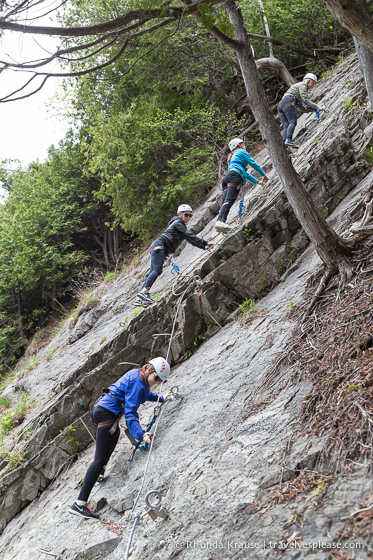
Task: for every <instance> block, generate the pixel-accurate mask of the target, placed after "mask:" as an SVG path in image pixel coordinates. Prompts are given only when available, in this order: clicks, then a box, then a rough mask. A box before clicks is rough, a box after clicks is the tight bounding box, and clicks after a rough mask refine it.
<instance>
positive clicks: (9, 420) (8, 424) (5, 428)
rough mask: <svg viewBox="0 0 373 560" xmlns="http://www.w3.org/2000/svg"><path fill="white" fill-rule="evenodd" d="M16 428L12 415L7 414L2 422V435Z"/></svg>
mask: <svg viewBox="0 0 373 560" xmlns="http://www.w3.org/2000/svg"><path fill="white" fill-rule="evenodd" d="M14 426H15V424H14V418H13V415H12V413H9V414H6V415H5V416H3V417H2V418H1V420H0V434H1V435H2V434H7V433H8V432H10V431H11V430H13V428H14Z"/></svg>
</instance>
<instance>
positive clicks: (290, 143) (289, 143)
mask: <svg viewBox="0 0 373 560" xmlns="http://www.w3.org/2000/svg"><path fill="white" fill-rule="evenodd" d="M285 146H286V147H289V148H299V145H298V144H296V143H295V142H294V140H292V139H291V138H288V139H287V140H285Z"/></svg>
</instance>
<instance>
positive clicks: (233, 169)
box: [215, 138, 268, 233]
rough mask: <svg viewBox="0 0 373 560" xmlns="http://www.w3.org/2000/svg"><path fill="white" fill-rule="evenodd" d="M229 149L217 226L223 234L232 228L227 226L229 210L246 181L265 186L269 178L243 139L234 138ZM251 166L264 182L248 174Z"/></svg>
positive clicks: (217, 229)
mask: <svg viewBox="0 0 373 560" xmlns="http://www.w3.org/2000/svg"><path fill="white" fill-rule="evenodd" d="M229 148H230V150H231V153H230V154H229V157H228V173H226V175H225V176H224V177H223V180H222V182H221V185H222V188H223V204H222V205H221V208H220V212H219V216H218V221H217V222H216V224H215V229H216V231H221V232H222V233H228V232H229V231H230V229H231V227H230V226H229V225H228V224H226V221H227V217H228V213H229V210H230V209H231V208H232V206H233V204H234V202H235V200H236V198H237V195H238V192H239V190H240V188H241V187H242V186H244V185H245V183H246V181H250V183H254V185H256V184H257V183H259V184H260V185H263V184H264V183H266V182H267V181H268V177H267V175H266V174H265V171H263V169H262V168H261V167H260V165H259V164H258V163H257V162H256V161H255V159H254V158H252V157H251V155H250V154H249V152H247V151H246V146H245V143H244V141H243V140H242V138H233V140H231V141H230V142H229ZM248 165H250V166H251V167H253V168H254V169H255V171H257V172H258V173H259V175H261V176H262V180H261V181H258V179H256V178H255V177H253V175H251V174H250V173H248V171H247V169H246V167H247V166H248Z"/></svg>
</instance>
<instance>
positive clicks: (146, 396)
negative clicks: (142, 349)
mask: <svg viewBox="0 0 373 560" xmlns="http://www.w3.org/2000/svg"><path fill="white" fill-rule="evenodd" d="M109 391H110V392H111V393H113V395H114V396H115V397H116V398H117V399H118V400H120V401H121V402H123V403H124V417H125V419H126V422H127V426H128V429H129V431H130V432H131V436H132V437H134V438H135V439H139V440H141V439H142V437H143V435H144V434H145V430H143V429H142V427H141V426H140V423H139V415H138V414H137V409H138V408H139V406H140V404H142V403H144V402H146V401H157V400H158V395H156V394H155V393H152V392H151V391H149V389H148V387H147V386H146V385H145V383H143V382H142V381H141V379H140V370H139V369H131V370H130V371H128V372H127V373H126V374H125V375H123V377H121V378H120V379H118V381H117V382H116V383H113V385H110V387H109ZM159 402H163V397H159ZM97 404H98V405H99V406H102V407H103V408H106V409H107V410H110V411H111V412H114V414H116V415H117V416H118V417H121V416H123V409H122V407H121V405H120V404H119V403H118V402H117V401H116V400H115V399H113V397H112V396H111V395H109V394H108V393H106V394H105V395H104V396H103V397H102V398H101V399H100V400H99V401H98V402H97Z"/></svg>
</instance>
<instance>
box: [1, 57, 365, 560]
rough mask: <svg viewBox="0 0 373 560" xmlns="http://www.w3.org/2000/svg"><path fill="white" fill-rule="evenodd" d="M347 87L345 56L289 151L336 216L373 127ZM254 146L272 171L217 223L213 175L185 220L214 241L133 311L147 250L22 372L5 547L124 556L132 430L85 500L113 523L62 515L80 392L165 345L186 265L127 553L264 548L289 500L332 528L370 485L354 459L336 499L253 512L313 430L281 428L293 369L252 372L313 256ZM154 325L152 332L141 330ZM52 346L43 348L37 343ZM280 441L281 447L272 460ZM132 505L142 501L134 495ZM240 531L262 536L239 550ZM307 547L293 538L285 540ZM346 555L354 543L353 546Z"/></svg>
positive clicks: (134, 478)
mask: <svg viewBox="0 0 373 560" xmlns="http://www.w3.org/2000/svg"><path fill="white" fill-rule="evenodd" d="M347 87H348V92H347ZM347 96H350V97H352V98H353V99H357V98H358V97H359V98H360V99H361V100H362V101H364V96H365V93H364V85H363V79H362V76H361V74H360V71H359V69H358V66H357V62H356V60H355V59H354V58H350V59H348V60H347V61H345V62H344V63H343V64H342V65H340V67H339V68H337V69H335V70H334V72H333V74H332V75H331V76H330V77H329V78H328V80H327V81H326V82H325V83H321V84H320V85H319V86H318V88H317V90H316V92H315V99H316V100H319V99H321V98H322V99H323V102H324V103H325V104H326V105H327V106H328V113H327V114H326V115H325V116H323V118H322V119H320V122H316V120H315V118H314V116H313V115H311V116H309V115H304V116H302V117H301V118H300V119H299V125H298V136H299V137H300V138H301V140H302V147H301V148H300V150H299V151H298V153H297V154H296V155H294V156H293V163H294V165H295V167H296V169H297V170H298V172H299V173H300V175H301V177H302V179H303V180H304V182H305V184H306V186H307V189H308V190H309V191H310V192H311V194H312V196H313V198H314V199H315V201H316V203H317V205H318V207H319V208H320V210H321V211H325V212H326V209H327V212H328V213H329V214H330V220H331V221H332V223H333V226H334V227H335V228H336V229H337V230H338V228H340V227H341V224H342V223H343V220H344V218H345V216H346V214H347V213H348V212H349V211H350V210H351V209H353V208H354V207H355V205H356V201H357V200H359V198H361V196H362V195H363V193H364V192H365V190H366V188H367V186H368V185H369V184H370V182H371V181H372V179H373V172H370V173H369V168H368V167H367V165H366V163H365V161H364V154H365V151H366V149H367V147H368V146H371V145H372V142H373V122H372V120H371V119H369V116H368V115H367V114H366V112H365V113H364V112H358V113H357V112H351V111H349V110H348V109H346V108H345V106H344V105H345V101H344V100H345V98H346V97H347ZM348 119H349V120H348ZM256 159H257V160H258V161H259V163H260V165H261V166H262V167H263V168H264V169H265V170H266V171H267V172H268V173H269V176H270V179H271V180H270V182H269V183H268V184H267V185H266V186H265V187H255V188H253V189H251V191H250V192H247V193H246V202H245V208H246V210H245V214H244V218H243V221H242V224H240V225H239V226H237V227H236V229H235V230H234V232H233V233H232V234H230V235H229V236H226V237H223V236H222V235H221V234H219V235H218V234H216V233H215V230H214V220H213V218H214V216H215V215H216V214H217V212H218V208H219V199H220V187H219V186H218V187H216V188H215V189H214V190H213V191H212V194H211V196H210V197H209V198H208V200H207V201H206V202H205V203H204V204H203V205H202V206H201V208H199V209H198V211H197V212H196V215H195V216H194V218H193V224H191V225H192V227H193V228H194V231H195V232H196V233H198V235H200V236H201V237H203V238H206V239H208V240H209V241H212V242H213V243H214V249H213V251H212V252H205V251H200V250H198V249H196V248H193V247H192V246H190V245H188V244H187V245H186V246H185V247H184V248H183V249H182V251H181V252H180V255H179V256H178V257H177V262H178V265H179V266H180V268H181V269H182V271H183V272H184V273H185V274H187V275H188V274H190V275H191V277H190V278H183V279H177V280H178V282H177V283H176V282H175V277H174V276H173V275H172V273H171V267H170V266H169V267H167V268H166V269H165V272H164V274H163V275H162V277H161V278H160V279H159V280H157V283H156V284H155V286H154V292H156V291H158V293H159V294H160V296H161V300H160V301H159V302H157V303H156V304H155V305H153V306H151V307H150V308H148V309H146V310H142V311H140V312H139V313H137V312H136V311H134V310H133V300H134V297H135V295H136V293H137V291H138V289H139V287H140V285H141V281H142V278H143V276H144V274H145V273H146V270H147V267H148V256H147V255H144V256H143V258H142V259H141V261H140V262H139V264H138V266H137V267H136V268H135V269H134V270H133V271H132V272H131V274H127V275H124V276H122V277H121V278H119V279H117V280H116V281H115V282H113V284H112V285H111V287H110V288H109V289H108V290H107V293H106V294H105V295H103V296H102V298H101V300H100V302H99V304H98V305H97V306H96V307H95V308H94V309H90V310H87V311H86V312H85V313H83V314H82V315H81V316H80V317H79V320H78V322H77V323H76V325H75V326H74V327H73V329H72V330H70V328H69V326H68V325H66V326H65V327H64V328H63V329H62V330H61V331H60V332H59V333H58V334H57V335H56V337H55V338H54V339H53V340H52V341H51V342H50V344H49V347H48V348H46V349H44V350H43V351H42V353H41V355H40V356H39V363H40V365H39V366H38V367H37V368H36V369H35V370H33V371H32V372H31V373H30V374H29V375H28V376H27V377H26V378H24V379H22V380H21V381H22V383H23V387H24V389H25V390H27V391H28V392H29V393H31V394H33V395H35V397H36V401H37V402H38V406H37V407H36V408H35V410H34V411H33V412H32V413H31V414H30V416H29V417H28V418H27V420H26V421H25V423H24V424H23V425H21V426H20V427H19V428H18V432H17V433H18V435H19V434H21V433H22V432H23V431H24V430H25V429H26V428H27V427H28V426H32V430H33V431H32V435H31V437H30V438H29V440H28V442H27V444H26V447H25V450H27V451H28V462H27V463H26V464H25V465H24V466H22V467H19V468H18V469H16V470H15V471H13V472H9V473H5V474H3V476H2V477H1V479H0V523H1V525H2V528H4V530H3V533H2V536H1V537H0V547H1V548H0V549H2V550H3V556H2V557H3V558H4V560H16V559H19V560H20V559H24V558H28V559H30V560H34V559H35V560H36V559H39V558H44V557H45V558H47V556H43V553H41V552H39V551H38V550H37V549H38V548H41V549H45V550H49V551H52V552H53V553H54V554H56V555H60V556H59V557H60V558H63V559H69V560H70V559H74V560H78V559H94V558H95V559H96V558H97V559H101V558H102V559H103V558H107V559H110V560H119V559H122V558H124V552H125V548H126V544H127V539H128V536H129V532H130V529H131V526H132V519H131V517H130V515H129V511H130V509H131V507H132V503H133V499H134V497H135V495H136V492H137V490H138V488H139V486H140V480H141V476H142V472H143V470H144V467H145V462H146V460H147V454H146V453H143V452H137V454H136V455H135V458H134V460H133V461H132V462H129V461H128V457H129V455H130V453H131V445H130V443H129V442H128V440H126V438H125V437H124V436H123V435H122V437H121V440H120V443H119V445H118V447H117V450H116V452H115V454H114V456H113V458H112V461H111V463H110V467H109V477H108V479H107V481H106V482H105V483H104V484H102V485H96V487H95V489H94V492H93V493H92V499H93V502H94V503H95V504H96V505H97V508H98V509H100V511H101V513H102V517H103V518H104V519H107V520H110V521H111V522H112V524H111V525H110V524H109V523H106V524H105V523H100V522H96V523H93V522H87V523H85V522H84V521H82V520H79V519H77V518H75V517H73V516H71V515H68V513H67V510H68V507H69V505H70V504H71V503H72V501H73V500H74V499H75V498H76V494H77V490H76V488H77V485H78V483H79V481H80V480H81V478H82V477H83V476H84V474H85V470H86V468H87V466H88V465H89V463H90V461H91V459H92V455H93V452H94V446H93V444H92V440H91V436H90V434H89V433H88V431H87V430H86V428H85V427H84V424H83V422H84V423H85V424H86V425H87V426H88V427H89V429H90V430H92V431H93V427H92V424H91V423H90V420H89V415H90V408H91V406H92V404H93V403H94V401H95V400H96V399H97V397H98V396H99V394H100V393H101V391H102V388H103V387H105V386H107V385H108V384H110V383H111V382H113V381H115V380H116V379H117V378H118V377H120V376H121V375H123V374H124V373H125V371H127V370H128V369H130V367H131V366H129V365H126V364H124V365H123V364H121V362H130V363H135V364H142V363H145V362H146V361H147V360H148V359H149V358H150V357H151V356H154V355H157V354H159V355H165V354H166V352H167V346H168V337H167V336H163V335H164V333H170V332H171V327H172V322H173V320H174V314H175V310H176V304H177V303H178V297H177V295H175V294H174V292H173V291H172V290H171V289H170V287H171V286H172V285H175V289H176V292H177V293H181V292H182V291H183V290H185V289H186V288H187V287H188V285H189V284H190V283H191V279H192V275H193V276H194V277H195V276H197V275H198V276H199V277H200V278H201V280H202V284H200V283H198V282H197V283H194V284H193V285H192V284H191V285H190V286H189V289H188V290H187V291H186V294H185V297H184V299H183V303H182V305H181V308H180V315H179V318H178V322H177V325H176V332H175V336H174V338H173V341H172V345H171V357H172V361H173V363H174V364H175V365H174V367H173V373H172V381H171V383H170V385H174V384H175V385H178V386H179V387H180V390H181V392H182V394H183V396H184V398H183V400H181V401H175V402H172V403H170V404H169V405H168V406H167V408H166V409H165V412H164V415H163V417H162V422H161V424H160V427H159V430H158V433H157V438H156V440H155V444H154V450H153V454H152V457H151V462H150V470H149V475H148V477H147V481H146V489H147V490H150V489H156V490H159V491H161V492H162V493H163V495H164V501H165V504H166V507H167V509H168V510H169V512H170V517H169V520H167V521H155V522H154V521H152V520H151V519H150V517H148V516H147V517H145V518H144V519H143V520H142V521H141V522H140V524H139V526H138V528H137V531H136V534H135V538H134V541H133V546H132V549H131V550H132V553H131V558H138V559H144V560H145V559H147V560H148V559H149V560H151V559H153V560H156V559H157V560H158V559H162V560H163V559H165V560H166V559H171V558H176V557H178V558H183V559H184V558H185V559H189V558H197V559H199V558H201V559H202V558H203V559H207V558H221V559H227V558H235V559H236V558H247V557H250V558H254V559H255V558H272V557H274V556H273V555H274V554H275V552H274V550H273V549H271V547H270V545H269V544H268V543H269V542H270V541H279V540H280V538H282V536H283V534H284V532H285V531H284V527H285V526H286V523H287V522H288V521H289V518H290V517H291V516H292V515H293V514H294V507H295V508H298V509H299V510H300V509H304V511H305V512H306V513H305V515H306V517H307V523H306V525H304V527H303V528H302V536H303V539H304V540H307V539H309V540H310V541H317V540H319V539H320V540H325V539H329V540H333V538H336V535H337V532H338V530H339V528H340V525H341V521H340V518H341V517H343V515H345V514H346V513H348V512H349V511H350V509H351V508H350V505H351V504H353V503H355V502H357V501H359V499H361V498H363V497H365V496H366V495H368V494H369V492H370V491H371V489H370V486H369V484H370V482H369V481H367V480H366V478H365V477H364V476H363V474H362V473H360V472H359V471H355V472H353V473H349V474H346V475H345V476H344V478H343V480H342V481H340V482H339V484H338V487H335V488H331V489H330V495H331V496H333V501H331V502H330V504H329V505H325V506H323V507H322V508H320V509H319V510H318V511H317V515H316V513H315V506H314V505H313V504H312V500H311V499H310V498H303V499H301V498H298V499H297V500H298V502H297V503H296V504H295V505H293V504H292V506H291V507H290V506H286V505H278V506H276V507H275V508H274V509H270V508H268V510H266V509H265V510H264V511H261V513H260V515H259V514H258V513H257V512H256V510H255V507H254V506H253V504H255V502H256V500H258V498H259V497H260V496H262V495H263V492H264V490H265V489H267V488H270V487H271V486H272V485H273V484H276V483H278V481H279V480H280V477H282V480H283V482H286V480H289V479H290V478H291V476H293V475H292V474H291V473H292V472H294V471H296V470H299V469H300V468H305V467H307V468H310V469H312V467H313V465H314V464H315V461H316V459H317V456H318V453H319V451H320V449H321V446H322V441H320V440H319V439H318V438H316V437H315V438H313V439H312V438H308V439H307V438H305V439H304V440H298V441H297V442H296V443H294V442H292V434H293V431H294V427H295V426H296V424H297V421H298V416H299V411H300V408H301V405H302V402H303V399H304V397H305V396H307V394H309V392H310V391H311V389H312V385H311V383H310V382H299V383H295V384H294V382H292V381H291V372H290V371H284V372H283V375H282V376H281V377H280V378H276V379H274V380H273V381H272V384H271V385H268V383H267V384H266V383H265V380H266V374H267V372H268V370H269V368H270V365H271V363H272V362H273V361H274V360H275V358H276V356H277V354H278V352H280V351H281V350H283V349H284V348H286V345H287V343H288V341H289V338H290V337H291V331H292V322H291V318H290V317H289V314H288V313H287V304H288V303H289V301H290V300H292V301H293V302H294V303H296V302H297V301H299V300H300V299H301V297H302V293H303V291H304V287H305V283H306V281H307V278H308V277H309V274H310V272H311V271H312V269H313V268H315V267H317V266H318V265H319V259H318V257H317V255H316V253H315V251H314V249H313V247H312V246H309V244H308V240H307V238H306V236H305V235H304V233H303V231H302V230H301V229H300V226H299V223H298V222H297V220H296V218H295V216H294V213H293V211H292V209H291V207H290V205H289V203H288V202H287V200H286V197H285V195H284V193H283V191H282V188H281V185H280V182H279V180H278V178H277V177H276V175H275V173H274V171H273V170H271V164H270V161H269V158H268V154H267V152H266V150H263V151H262V152H261V153H260V154H259V156H256ZM237 208H238V202H237V203H236V205H235V206H234V207H233V209H232V210H231V213H230V216H229V217H230V220H231V222H232V224H233V223H234V221H235V219H236V217H237ZM292 246H293V247H294V246H296V247H298V248H302V249H305V250H304V252H303V254H302V255H301V257H300V258H298V260H297V262H296V263H295V264H294V265H293V268H292V269H291V270H290V271H289V273H288V274H287V275H285V276H284V278H283V281H282V282H278V280H279V277H280V276H281V274H282V273H283V271H284V269H285V268H286V266H287V265H288V263H289V261H290V260H291V258H292V255H290V254H289V253H290V252H291V247H292ZM254 297H255V298H256V299H259V300H260V302H259V304H258V305H259V312H258V314H257V315H256V316H255V317H254V318H253V320H252V321H251V322H250V323H249V324H248V325H247V326H245V327H242V326H240V325H239V324H238V323H237V322H235V321H233V320H232V319H233V317H234V315H235V313H236V312H237V308H238V305H239V304H240V303H241V302H242V301H243V300H244V299H250V298H254ZM221 327H222V328H221ZM158 334H161V335H162V336H154V335H158ZM201 342H202V344H201ZM198 344H201V345H200V346H198V347H197V345H198ZM51 348H55V350H54V352H53V355H52V357H51V358H49V359H47V355H49V354H48V351H49V350H50V349H51ZM185 358H188V359H185ZM10 390H11V388H9V391H10ZM151 410H152V408H151V406H150V404H149V405H148V406H144V407H143V408H142V409H141V413H140V418H141V421H142V422H143V424H144V425H145V424H146V422H147V418H148V417H149V414H151ZM69 426H72V427H73V428H74V429H75V430H76V431H75V432H74V438H75V440H77V441H78V442H79V449H80V451H81V452H80V453H79V456H78V458H77V460H75V461H74V459H73V458H72V456H71V447H70V446H69V442H68V437H67V435H66V428H67V427H69ZM289 442H292V445H290V443H289ZM286 446H289V449H290V452H289V454H288V456H287V463H286V465H287V471H286V472H285V474H284V473H283V470H284V469H283V456H284V451H283V450H284V448H286ZM333 492H334V493H333ZM140 509H141V510H142V511H143V510H144V505H143V502H142V501H140ZM113 523H114V524H116V525H115V526H114V525H113ZM113 527H114V529H115V530H116V532H113ZM118 533H120V534H118ZM188 543H189V544H188ZM229 543H232V545H230V544H229ZM234 543H237V545H235V544H234ZM239 543H241V545H242V543H248V545H247V547H244V546H243V545H242V546H241V547H240V545H239ZM250 543H254V544H255V543H259V546H257V547H254V548H252V549H251V551H249V548H248V547H249V546H250ZM263 543H267V544H266V546H264V544H263ZM220 544H222V547H221V546H220ZM267 545H268V546H267ZM253 546H254V545H253ZM305 554H306V553H304V552H302V551H299V550H292V551H288V553H287V556H288V557H289V558H303V557H305ZM312 557H313V558H315V559H316V560H317V559H319V558H323V559H324V558H325V554H323V553H322V552H320V551H316V552H315V553H314V554H313V556H312ZM358 557H359V558H362V559H364V558H367V555H366V551H363V552H360V555H359V556H358Z"/></svg>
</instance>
